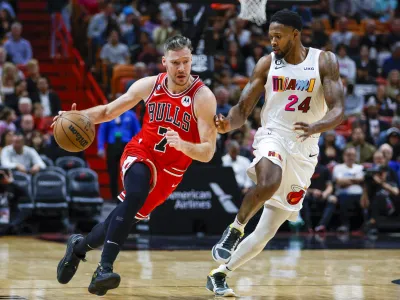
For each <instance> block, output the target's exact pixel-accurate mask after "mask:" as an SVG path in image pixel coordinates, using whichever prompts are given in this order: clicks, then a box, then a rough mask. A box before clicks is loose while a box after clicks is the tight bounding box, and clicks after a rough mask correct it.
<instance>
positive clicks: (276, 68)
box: [275, 66, 284, 70]
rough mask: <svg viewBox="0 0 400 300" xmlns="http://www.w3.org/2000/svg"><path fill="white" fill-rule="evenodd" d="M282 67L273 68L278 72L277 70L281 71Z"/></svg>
mask: <svg viewBox="0 0 400 300" xmlns="http://www.w3.org/2000/svg"><path fill="white" fill-rule="evenodd" d="M283 67H284V66H282V67H275V70H278V69H282V68H283Z"/></svg>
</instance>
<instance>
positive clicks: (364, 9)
mask: <svg viewBox="0 0 400 300" xmlns="http://www.w3.org/2000/svg"><path fill="white" fill-rule="evenodd" d="M355 3H356V5H357V13H358V14H359V16H360V18H361V19H365V18H375V17H376V16H377V13H376V12H375V1H371V0H358V1H355Z"/></svg>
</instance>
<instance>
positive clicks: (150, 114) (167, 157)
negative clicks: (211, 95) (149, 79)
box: [128, 73, 204, 174]
mask: <svg viewBox="0 0 400 300" xmlns="http://www.w3.org/2000/svg"><path fill="white" fill-rule="evenodd" d="M193 77H194V81H193V83H192V84H191V85H190V86H189V87H188V88H187V89H186V90H185V91H183V92H181V93H179V94H172V93H171V92H170V91H169V90H168V88H167V82H166V81H167V73H161V74H159V75H158V77H157V80H156V83H155V84H154V87H153V90H152V91H151V93H150V95H149V97H148V98H147V99H146V100H145V102H146V112H145V115H144V118H143V126H142V130H141V131H140V132H139V133H138V134H137V135H136V136H135V137H134V138H133V139H132V142H133V143H139V144H143V145H145V146H146V148H147V149H149V150H150V151H149V152H150V154H151V156H152V157H151V158H150V159H151V160H154V161H153V162H154V163H155V164H156V166H157V167H162V168H165V169H166V171H167V172H173V173H176V172H178V174H181V172H184V171H185V170H186V169H187V168H188V167H189V165H190V163H191V162H192V159H191V158H190V157H188V156H186V155H185V154H183V153H182V152H181V151H178V150H176V149H175V148H173V147H170V146H169V145H167V139H166V138H165V133H166V132H167V128H168V127H169V128H171V129H173V130H174V131H176V132H177V133H178V134H179V136H180V138H181V139H183V140H184V141H187V142H191V143H200V136H199V131H198V129H197V119H196V116H195V113H194V98H195V96H196V93H197V92H198V91H199V90H200V89H201V88H202V87H203V86H204V83H203V82H202V81H201V80H200V79H199V77H198V76H193ZM128 146H129V144H128Z"/></svg>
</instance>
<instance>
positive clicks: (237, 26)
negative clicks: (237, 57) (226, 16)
mask: <svg viewBox="0 0 400 300" xmlns="http://www.w3.org/2000/svg"><path fill="white" fill-rule="evenodd" d="M247 23H248V21H246V20H243V19H240V18H235V19H232V20H230V26H229V28H228V29H227V30H226V32H225V36H226V39H227V41H228V43H230V42H233V41H234V42H235V43H237V45H236V46H237V47H243V46H245V45H247V44H249V43H250V38H251V32H250V30H247V29H245V26H246V25H247Z"/></svg>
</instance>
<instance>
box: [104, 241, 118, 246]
mask: <svg viewBox="0 0 400 300" xmlns="http://www.w3.org/2000/svg"><path fill="white" fill-rule="evenodd" d="M107 243H108V244H115V245H117V246H119V245H118V244H117V243H114V242H111V241H110V240H107Z"/></svg>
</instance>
